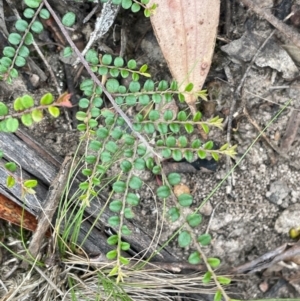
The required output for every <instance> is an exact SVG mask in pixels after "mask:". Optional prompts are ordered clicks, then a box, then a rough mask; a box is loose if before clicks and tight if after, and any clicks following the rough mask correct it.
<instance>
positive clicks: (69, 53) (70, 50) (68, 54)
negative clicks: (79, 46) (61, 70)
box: [63, 46, 73, 57]
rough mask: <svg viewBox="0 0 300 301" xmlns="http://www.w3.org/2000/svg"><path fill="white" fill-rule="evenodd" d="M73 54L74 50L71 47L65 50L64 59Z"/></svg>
mask: <svg viewBox="0 0 300 301" xmlns="http://www.w3.org/2000/svg"><path fill="white" fill-rule="evenodd" d="M72 54H73V49H72V48H71V47H70V46H67V47H65V48H64V51H63V57H69V56H71V55H72Z"/></svg>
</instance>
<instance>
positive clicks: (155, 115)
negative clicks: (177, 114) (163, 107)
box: [149, 110, 160, 121]
mask: <svg viewBox="0 0 300 301" xmlns="http://www.w3.org/2000/svg"><path fill="white" fill-rule="evenodd" d="M159 117H160V115H159V111H157V110H151V111H150V113H149V119H150V120H151V121H155V120H157V119H159Z"/></svg>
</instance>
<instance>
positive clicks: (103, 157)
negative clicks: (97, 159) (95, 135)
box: [101, 152, 112, 163]
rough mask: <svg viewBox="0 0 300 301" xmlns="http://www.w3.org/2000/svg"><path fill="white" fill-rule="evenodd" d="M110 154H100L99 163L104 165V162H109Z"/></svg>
mask: <svg viewBox="0 0 300 301" xmlns="http://www.w3.org/2000/svg"><path fill="white" fill-rule="evenodd" d="M111 158H112V157H111V153H109V152H102V153H101V161H102V162H103V163H106V162H111Z"/></svg>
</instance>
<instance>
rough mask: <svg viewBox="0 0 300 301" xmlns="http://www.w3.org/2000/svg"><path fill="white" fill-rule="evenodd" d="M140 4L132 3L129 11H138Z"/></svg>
mask: <svg viewBox="0 0 300 301" xmlns="http://www.w3.org/2000/svg"><path fill="white" fill-rule="evenodd" d="M140 9H141V6H140V5H139V4H138V3H133V4H132V6H131V11H132V12H133V13H137V12H138V11H140Z"/></svg>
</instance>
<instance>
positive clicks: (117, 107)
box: [43, 0, 162, 158]
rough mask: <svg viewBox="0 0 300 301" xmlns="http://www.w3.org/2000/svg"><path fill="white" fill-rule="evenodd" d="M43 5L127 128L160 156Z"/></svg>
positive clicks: (56, 19)
mask: <svg viewBox="0 0 300 301" xmlns="http://www.w3.org/2000/svg"><path fill="white" fill-rule="evenodd" d="M43 2H44V4H45V6H46V7H47V9H48V10H49V12H50V13H51V15H52V17H53V18H54V20H55V21H56V23H57V25H58V26H59V28H60V30H61V31H62V33H63V34H64V36H65V38H66V39H67V41H68V43H69V44H70V46H71V47H72V48H73V50H74V51H75V53H76V54H77V55H78V57H79V59H80V61H81V63H82V64H83V65H84V67H85V68H86V70H87V72H88V73H89V75H90V76H91V78H92V79H93V81H94V82H95V83H96V84H97V85H98V86H100V87H101V88H102V90H103V92H104V94H105V95H106V97H107V98H108V99H109V101H110V102H111V104H112V105H113V107H114V109H115V110H116V111H117V113H118V114H119V115H120V116H121V117H122V118H123V119H124V121H125V122H126V123H127V125H128V126H129V128H130V129H131V131H132V133H133V134H134V135H135V136H136V137H138V138H139V139H140V141H141V142H142V143H143V144H144V145H145V146H146V147H147V149H148V150H149V151H150V152H151V153H152V154H154V155H155V156H157V157H159V158H162V157H161V155H159V154H158V153H157V152H156V151H155V150H154V149H153V147H151V145H150V144H149V143H148V142H147V140H146V139H145V138H144V137H143V136H142V135H141V134H140V133H138V132H137V131H135V130H134V128H133V125H132V122H131V121H130V120H129V118H128V117H127V115H126V114H125V113H124V112H123V111H122V110H121V109H120V107H119V106H118V105H117V103H116V102H115V100H114V99H113V97H112V96H111V94H110V93H109V92H108V91H107V90H106V88H105V87H104V85H103V84H102V83H101V82H100V81H99V79H98V78H97V76H96V75H95V74H94V72H93V71H92V70H91V68H90V66H89V64H88V63H87V61H86V60H85V59H84V57H83V56H82V54H81V52H80V51H79V50H78V48H77V47H76V45H75V44H74V42H73V41H72V39H71V38H70V36H69V34H68V33H67V31H66V30H65V28H64V26H63V24H62V23H61V21H60V20H59V18H58V17H57V15H56V13H55V12H54V10H53V9H52V7H51V6H50V4H49V3H48V1H47V0H43Z"/></svg>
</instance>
